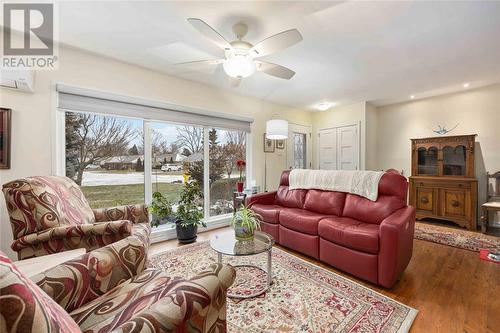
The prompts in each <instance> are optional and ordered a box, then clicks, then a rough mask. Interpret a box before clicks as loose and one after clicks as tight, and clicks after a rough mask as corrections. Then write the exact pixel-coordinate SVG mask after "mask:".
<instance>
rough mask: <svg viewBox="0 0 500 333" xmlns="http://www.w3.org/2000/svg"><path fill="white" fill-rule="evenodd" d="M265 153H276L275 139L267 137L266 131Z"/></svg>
mask: <svg viewBox="0 0 500 333" xmlns="http://www.w3.org/2000/svg"><path fill="white" fill-rule="evenodd" d="M264 153H274V140H271V139H268V138H266V133H264Z"/></svg>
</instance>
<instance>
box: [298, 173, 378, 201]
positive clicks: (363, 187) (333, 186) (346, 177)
mask: <svg viewBox="0 0 500 333" xmlns="http://www.w3.org/2000/svg"><path fill="white" fill-rule="evenodd" d="M383 174H384V172H383V171H358V170H307V169H294V170H292V171H291V172H290V176H289V188H290V189H291V190H293V189H318V190H325V191H338V192H346V193H352V194H357V195H359V196H362V197H365V198H367V199H370V200H371V201H376V200H377V197H378V183H379V181H380V178H382V176H383Z"/></svg>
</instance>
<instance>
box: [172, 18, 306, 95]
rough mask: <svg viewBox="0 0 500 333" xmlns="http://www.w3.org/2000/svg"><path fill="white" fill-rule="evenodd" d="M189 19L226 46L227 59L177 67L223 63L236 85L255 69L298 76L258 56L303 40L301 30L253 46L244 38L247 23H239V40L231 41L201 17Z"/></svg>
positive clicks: (281, 74) (236, 28)
mask: <svg viewBox="0 0 500 333" xmlns="http://www.w3.org/2000/svg"><path fill="white" fill-rule="evenodd" d="M188 22H189V23H191V25H192V26H193V27H194V28H195V29H196V30H198V31H199V32H201V33H202V34H203V35H204V36H205V37H206V38H208V39H210V40H211V41H212V42H213V43H215V44H216V45H217V46H219V47H220V48H221V49H223V50H224V54H225V59H211V60H199V61H190V62H183V63H178V64H176V65H177V66H186V65H187V66H193V65H196V66H197V65H202V66H203V65H219V64H222V66H223V68H224V72H225V73H226V74H227V75H228V76H229V78H230V80H231V85H232V86H234V87H236V86H238V85H239V83H240V81H241V79H242V78H245V77H248V76H250V75H252V74H253V73H254V72H255V71H259V72H263V73H266V74H269V75H272V76H275V77H278V78H281V79H285V80H290V79H291V78H292V77H293V76H294V75H295V72H294V71H293V70H291V69H289V68H286V67H283V66H280V65H277V64H273V63H270V62H265V61H261V60H258V58H260V57H263V56H267V55H270V54H273V53H275V52H278V51H280V50H283V49H285V48H287V47H290V46H292V45H294V44H296V43H298V42H300V41H301V40H302V35H301V34H300V32H299V31H298V30H297V29H291V30H286V31H283V32H280V33H278V34H276V35H273V36H271V37H268V38H266V39H264V40H262V41H260V42H259V43H257V44H255V45H252V44H251V43H249V42H247V41H244V40H243V37H245V35H246V33H247V31H248V27H247V25H246V24H244V23H237V24H235V25H234V26H233V32H234V33H235V35H236V40H234V41H232V42H229V41H228V40H227V39H225V38H224V37H223V36H222V35H221V34H219V33H218V32H217V31H215V29H213V28H212V27H211V26H209V25H208V24H207V23H205V22H204V21H203V20H201V19H198V18H189V19H188Z"/></svg>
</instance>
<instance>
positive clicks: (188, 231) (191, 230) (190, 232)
mask: <svg viewBox="0 0 500 333" xmlns="http://www.w3.org/2000/svg"><path fill="white" fill-rule="evenodd" d="M175 232H176V233H177V239H178V240H179V243H182V244H189V243H193V242H194V241H196V238H197V237H198V235H197V233H198V226H197V225H188V226H187V227H183V226H181V224H180V223H176V224H175Z"/></svg>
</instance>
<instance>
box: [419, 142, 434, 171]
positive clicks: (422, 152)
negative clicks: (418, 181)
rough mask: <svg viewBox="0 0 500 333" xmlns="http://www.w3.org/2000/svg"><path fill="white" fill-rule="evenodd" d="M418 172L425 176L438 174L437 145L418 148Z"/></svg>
mask: <svg viewBox="0 0 500 333" xmlns="http://www.w3.org/2000/svg"><path fill="white" fill-rule="evenodd" d="M418 174H419V175H427V176H437V175H438V149H437V147H429V148H428V149H426V148H425V147H420V148H418Z"/></svg>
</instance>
